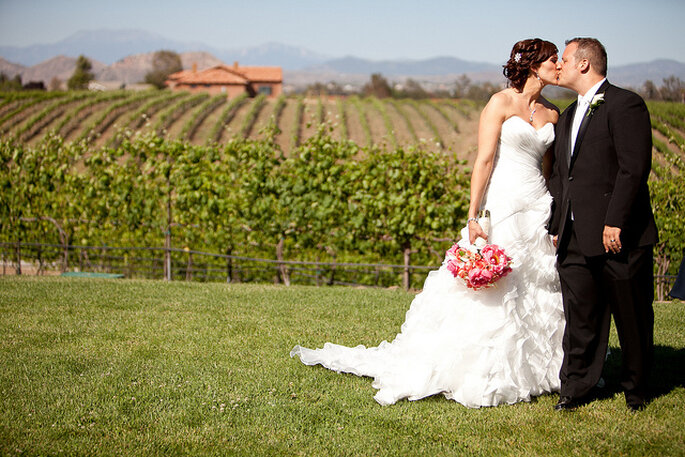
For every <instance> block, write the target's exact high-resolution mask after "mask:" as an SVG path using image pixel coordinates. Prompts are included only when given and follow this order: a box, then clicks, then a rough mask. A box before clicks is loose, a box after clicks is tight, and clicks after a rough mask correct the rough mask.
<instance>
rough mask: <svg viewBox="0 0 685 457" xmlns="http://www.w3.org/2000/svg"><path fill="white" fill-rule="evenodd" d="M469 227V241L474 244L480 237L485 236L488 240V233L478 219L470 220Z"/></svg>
mask: <svg viewBox="0 0 685 457" xmlns="http://www.w3.org/2000/svg"><path fill="white" fill-rule="evenodd" d="M468 227H469V243H471V244H473V243H474V242H475V241H476V239H478V238H483V239H484V240H485V241H488V235H486V234H485V232H484V231H483V228H482V227H481V226H480V224H479V223H478V221H473V220H471V221H469V224H468Z"/></svg>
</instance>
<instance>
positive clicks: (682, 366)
mask: <svg viewBox="0 0 685 457" xmlns="http://www.w3.org/2000/svg"><path fill="white" fill-rule="evenodd" d="M610 349H611V354H610V355H609V358H608V359H607V361H606V363H605V364H604V372H603V374H602V376H603V377H604V379H605V380H606V382H607V385H606V388H605V389H601V390H602V392H600V393H599V394H598V396H597V398H608V397H612V396H613V395H614V394H617V393H620V392H622V391H623V389H622V388H621V386H620V384H619V380H620V376H621V355H622V353H621V349H620V348H618V347H611V348H610ZM677 387H685V349H676V348H673V347H671V346H662V345H656V346H654V365H653V367H652V373H651V377H650V395H649V399H648V402H651V401H653V400H654V399H656V398H659V397H661V396H664V395H666V394H668V393H670V392H671V391H673V389H675V388H677Z"/></svg>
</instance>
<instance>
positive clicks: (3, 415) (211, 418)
mask: <svg viewBox="0 0 685 457" xmlns="http://www.w3.org/2000/svg"><path fill="white" fill-rule="evenodd" d="M411 298H412V295H410V294H408V293H405V292H402V291H398V290H376V289H354V288H326V287H324V288H314V287H290V288H286V287H283V286H269V285H251V284H250V285H243V284H240V285H226V284H216V283H214V284H200V283H183V282H174V283H170V284H169V283H165V282H161V281H133V280H102V279H74V278H70V279H66V278H29V277H24V278H15V277H3V278H0V360H1V362H0V401H1V404H0V407H1V411H0V454H2V455H145V456H147V455H160V456H166V455H188V454H191V455H317V456H318V455H346V456H347V455H365V456H366V455H426V456H434V455H456V454H462V453H463V454H466V455H560V456H561V455H563V456H567V455H582V456H587V455H598V454H599V455H636V456H641V455H684V454H685V444H684V443H685V408H684V406H683V405H684V403H685V389H684V388H683V383H684V382H685V372H684V369H683V366H685V350H684V348H685V335H684V333H683V329H685V309H684V308H683V304H682V303H679V302H675V303H659V304H657V305H655V309H656V316H657V323H656V344H657V353H656V367H655V376H654V380H655V388H656V398H655V399H654V401H653V402H651V403H650V404H649V406H648V407H647V409H646V410H645V411H643V412H641V413H638V414H635V413H631V412H629V411H628V410H627V408H626V407H625V404H624V399H623V395H622V394H621V393H616V391H617V386H616V376H617V364H618V362H619V360H620V350H619V349H617V341H616V337H615V334H614V335H612V341H611V346H612V348H613V354H612V355H611V356H610V359H609V362H608V370H607V371H608V373H607V376H606V377H607V383H608V386H607V390H608V391H609V394H608V395H607V398H605V399H603V400H598V401H595V402H593V403H591V404H589V405H587V406H584V407H582V408H580V409H579V410H578V411H576V412H574V413H557V412H555V411H553V410H552V406H553V405H554V404H555V402H556V395H548V396H543V397H540V398H538V399H537V400H536V401H533V402H531V403H522V404H517V405H513V406H501V407H496V408H483V409H478V410H472V409H467V408H464V407H463V406H461V405H459V404H457V403H455V402H452V401H449V400H446V399H445V398H444V397H442V396H435V397H431V398H428V399H424V400H422V401H417V402H408V401H402V402H400V403H398V404H396V405H393V406H388V407H382V406H379V405H378V404H377V403H376V402H375V401H374V400H373V398H372V397H373V395H374V393H375V390H374V389H373V388H372V387H371V380H370V379H368V378H358V377H356V376H354V375H339V374H336V373H334V372H331V371H328V370H325V369H322V368H320V367H307V366H305V365H303V364H301V363H300V362H299V361H298V360H297V359H291V358H290V357H289V356H288V353H289V351H290V349H291V348H292V347H293V346H294V345H295V344H298V343H301V344H303V345H306V346H320V345H322V344H323V343H324V342H325V341H334V342H338V343H342V344H348V345H349V344H355V345H356V344H359V343H363V344H366V345H375V344H377V343H378V342H380V341H381V340H383V339H392V338H393V337H394V335H395V334H396V333H397V331H398V330H399V327H400V325H401V323H402V322H403V320H404V313H405V311H406V309H407V307H408V305H409V303H410V302H411Z"/></svg>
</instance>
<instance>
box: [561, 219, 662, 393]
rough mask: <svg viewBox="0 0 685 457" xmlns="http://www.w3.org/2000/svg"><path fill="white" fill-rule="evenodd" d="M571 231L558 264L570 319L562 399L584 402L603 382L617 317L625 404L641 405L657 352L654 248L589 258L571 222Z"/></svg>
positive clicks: (565, 341)
mask: <svg viewBox="0 0 685 457" xmlns="http://www.w3.org/2000/svg"><path fill="white" fill-rule="evenodd" d="M569 225H570V227H569ZM567 230H568V231H567V232H566V233H565V235H566V236H564V237H562V240H561V245H560V247H559V252H558V258H557V267H558V270H559V277H560V279H561V288H562V294H563V298H564V315H565V317H566V328H565V331H564V339H563V348H564V360H563V363H562V366H561V372H560V378H561V395H562V396H569V397H573V398H582V397H584V396H586V395H588V393H589V392H590V389H592V388H593V387H594V386H595V385H596V384H597V382H598V381H599V378H600V376H601V374H602V367H603V365H604V359H605V356H606V349H607V343H608V339H609V327H610V323H611V315H612V314H613V316H614V323H615V325H616V331H617V333H618V338H619V342H620V344H621V352H622V356H623V360H622V371H621V386H622V387H623V389H624V391H625V393H626V402H627V403H629V404H637V403H642V402H643V401H644V400H645V397H646V394H647V381H648V379H647V378H648V376H649V370H650V368H651V364H652V358H653V350H654V310H653V308H652V301H653V299H654V289H653V287H654V277H653V270H652V265H653V259H652V246H651V245H650V246H645V247H638V248H633V249H624V250H622V252H620V253H619V254H606V255H602V256H596V257H586V256H584V255H583V254H582V253H581V251H580V248H579V246H578V241H577V239H576V234H575V230H574V229H573V223H572V222H571V221H568V224H567Z"/></svg>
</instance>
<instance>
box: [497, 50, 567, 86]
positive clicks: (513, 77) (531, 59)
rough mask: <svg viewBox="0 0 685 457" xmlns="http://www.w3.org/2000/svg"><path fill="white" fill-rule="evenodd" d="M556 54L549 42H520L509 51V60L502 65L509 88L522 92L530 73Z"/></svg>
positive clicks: (557, 51) (556, 51)
mask: <svg viewBox="0 0 685 457" xmlns="http://www.w3.org/2000/svg"><path fill="white" fill-rule="evenodd" d="M558 53H559V50H558V49H557V47H556V45H555V44H554V43H551V42H549V41H545V40H541V39H540V38H533V39H530V40H521V41H519V42H518V43H516V44H515V45H514V48H513V49H512V50H511V55H510V56H509V60H508V61H507V63H506V65H504V70H503V71H502V72H503V73H504V76H505V77H506V78H507V79H508V80H509V85H510V86H512V87H513V88H514V89H516V90H519V91H520V90H523V86H524V84H525V83H526V79H528V76H529V75H530V72H531V71H533V69H535V68H537V67H538V66H540V64H541V63H542V62H544V61H545V60H547V59H549V58H550V57H552V56H553V55H554V54H558Z"/></svg>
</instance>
